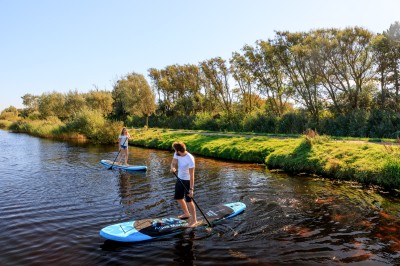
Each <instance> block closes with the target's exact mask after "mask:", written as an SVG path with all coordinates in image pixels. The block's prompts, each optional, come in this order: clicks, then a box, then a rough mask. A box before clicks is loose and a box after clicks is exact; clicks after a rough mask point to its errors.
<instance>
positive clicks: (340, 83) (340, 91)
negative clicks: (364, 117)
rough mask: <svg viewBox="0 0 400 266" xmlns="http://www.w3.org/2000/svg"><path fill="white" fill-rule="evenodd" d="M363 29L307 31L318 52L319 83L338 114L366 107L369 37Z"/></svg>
mask: <svg viewBox="0 0 400 266" xmlns="http://www.w3.org/2000/svg"><path fill="white" fill-rule="evenodd" d="M372 38H373V34H372V33H371V32H370V31H368V30H366V29H363V28H360V27H354V28H346V29H344V30H338V29H327V30H319V31H313V32H311V33H310V38H309V43H310V44H311V45H312V47H314V50H315V51H317V54H318V56H317V57H316V59H317V61H316V62H317V68H316V70H317V71H318V75H319V77H320V82H321V84H322V85H323V86H324V88H325V89H326V90H327V92H328V94H329V96H330V98H331V100H332V102H333V104H334V106H335V110H336V111H337V113H347V112H350V111H352V110H353V109H359V108H364V109H365V108H369V107H370V106H368V101H365V99H366V97H369V95H368V94H369V93H370V83H371V81H372V80H373V74H374V73H373V67H372V64H373V57H372V51H371V40H372Z"/></svg>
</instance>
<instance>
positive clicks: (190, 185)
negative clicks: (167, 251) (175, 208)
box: [171, 142, 197, 227]
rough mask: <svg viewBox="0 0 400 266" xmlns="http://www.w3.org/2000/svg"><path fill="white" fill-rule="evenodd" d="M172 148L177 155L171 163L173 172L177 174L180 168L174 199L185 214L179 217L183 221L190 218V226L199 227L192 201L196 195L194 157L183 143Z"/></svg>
mask: <svg viewBox="0 0 400 266" xmlns="http://www.w3.org/2000/svg"><path fill="white" fill-rule="evenodd" d="M172 148H174V150H175V153H174V157H173V158H172V162H171V172H172V173H175V172H176V168H177V167H178V178H179V179H180V180H177V181H176V184H175V197H174V198H175V199H176V201H177V202H178V203H179V205H180V206H181V208H182V210H183V214H182V215H180V216H178V217H179V218H181V219H188V218H189V226H190V227H194V226H196V225H197V216H196V206H195V204H194V202H193V200H192V198H193V193H194V167H195V162H194V157H193V155H192V154H190V153H189V152H187V151H186V145H185V143H183V142H174V143H173V144H172ZM183 186H185V187H183ZM185 188H186V189H185ZM187 191H188V192H189V194H188V193H187Z"/></svg>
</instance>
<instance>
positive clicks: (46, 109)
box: [38, 91, 69, 120]
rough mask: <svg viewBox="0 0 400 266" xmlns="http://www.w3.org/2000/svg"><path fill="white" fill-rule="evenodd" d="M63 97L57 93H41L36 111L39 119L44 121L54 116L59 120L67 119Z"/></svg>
mask: <svg viewBox="0 0 400 266" xmlns="http://www.w3.org/2000/svg"><path fill="white" fill-rule="evenodd" d="M64 104H65V96H64V95H63V94H62V93H59V92H55V91H53V92H51V93H43V94H42V95H41V96H40V97H39V99H38V110H39V113H40V117H41V118H42V119H46V118H48V117H50V116H56V117H58V118H59V119H61V120H65V119H66V118H68V117H69V114H68V113H67V112H66V110H65V109H64Z"/></svg>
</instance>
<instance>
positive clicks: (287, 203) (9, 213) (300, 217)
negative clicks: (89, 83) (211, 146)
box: [0, 131, 400, 265]
mask: <svg viewBox="0 0 400 266" xmlns="http://www.w3.org/2000/svg"><path fill="white" fill-rule="evenodd" d="M117 148H118V147H117V146H100V145H91V144H87V143H69V142H57V141H52V140H43V139H37V138H33V137H29V136H26V135H23V134H11V133H8V132H5V131H0V150H1V153H0V163H2V165H3V167H2V168H0V183H1V185H0V193H1V195H2V200H1V201H0V213H1V219H0V226H1V227H2V231H1V233H0V245H1V247H2V254H1V255H0V262H1V264H2V265H42V264H48V263H53V262H54V263H57V264H63V265H177V264H178V265H206V264H208V265H219V264H227V263H228V264H231V265H268V264H270V265H277V264H278V265H281V264H288V265H318V264H328V265H343V264H347V263H349V264H355V265H388V264H389V265H399V264H400V212H399V210H400V202H399V198H398V197H397V198H396V197H392V196H390V195H389V194H387V193H381V192H380V191H376V190H374V189H365V188H362V187H360V186H358V185H356V184H353V183H346V182H336V181H331V180H327V179H322V178H317V177H314V176H306V175H301V176H288V175H286V174H285V173H282V172H279V171H278V172H272V173H271V172H270V171H268V170H266V169H265V168H264V167H263V166H262V165H255V164H243V163H235V162H224V161H219V160H213V159H209V158H201V157H200V156H196V190H195V198H196V202H197V203H198V204H199V206H200V207H201V208H206V207H210V206H213V205H217V204H220V203H225V202H234V201H242V202H244V203H245V204H246V205H247V210H246V211H245V212H244V213H243V214H241V215H239V216H236V217H234V218H233V219H229V220H226V221H224V222H222V223H220V224H217V225H216V226H215V227H213V228H212V230H211V231H207V230H206V229H205V228H197V229H195V230H191V231H190V230H189V231H186V232H183V233H181V234H177V235H175V236H172V237H167V238H164V239H160V240H158V241H147V242H143V243H134V244H124V243H116V242H113V241H108V240H104V239H103V238H101V237H100V236H99V235H98V233H99V230H100V229H101V228H103V227H105V226H107V225H110V224H113V223H117V222H122V221H129V220H139V219H145V218H150V217H165V216H173V215H177V214H179V213H180V209H179V206H178V205H177V204H176V202H175V201H174V200H173V189H174V184H175V181H176V178H175V176H173V175H172V174H171V173H169V164H170V162H171V158H172V151H158V150H152V149H142V148H135V147H130V150H129V152H130V156H129V162H130V163H131V164H145V165H147V166H148V171H147V172H124V171H118V170H107V169H105V168H104V167H103V166H101V165H100V164H99V161H100V160H101V159H114V158H115V155H116V153H117V152H118V150H117ZM188 148H189V151H190V147H188ZM15 158H18V160H16V159H15ZM198 215H199V217H200V216H201V214H200V213H198ZM66 251H68V252H66Z"/></svg>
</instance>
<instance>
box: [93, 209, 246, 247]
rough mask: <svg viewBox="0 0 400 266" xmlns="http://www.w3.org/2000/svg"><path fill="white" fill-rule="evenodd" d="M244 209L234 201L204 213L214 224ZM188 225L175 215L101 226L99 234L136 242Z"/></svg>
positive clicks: (160, 235) (200, 219)
mask: <svg viewBox="0 0 400 266" xmlns="http://www.w3.org/2000/svg"><path fill="white" fill-rule="evenodd" d="M245 209H246V205H245V204H244V203H241V202H235V203H228V204H221V205H217V206H214V207H212V208H209V209H206V210H205V211H204V214H205V216H206V218H207V220H208V221H209V222H210V223H211V224H215V223H216V222H218V221H221V220H224V219H226V218H230V217H233V216H235V215H237V214H239V213H241V212H243V211H244V210H245ZM197 220H198V221H200V223H199V224H198V225H197V226H201V225H207V221H206V220H205V219H204V217H202V215H201V216H199V215H198V216H197ZM188 227H189V224H188V221H187V220H183V219H179V218H177V217H164V218H155V219H143V220H137V221H131V222H124V223H119V224H114V225H110V226H107V227H105V228H103V229H102V230H101V231H100V235H101V236H102V237H104V238H107V239H110V240H114V241H121V242H137V241H143V240H150V239H154V238H158V237H162V236H166V235H171V234H175V233H179V232H182V231H184V230H185V229H187V228H188Z"/></svg>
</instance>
